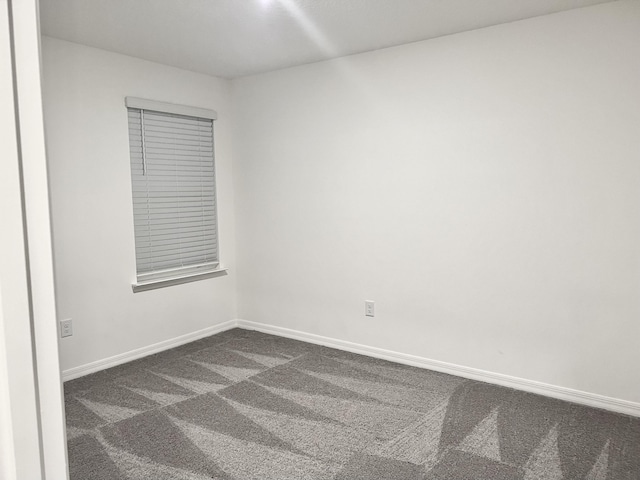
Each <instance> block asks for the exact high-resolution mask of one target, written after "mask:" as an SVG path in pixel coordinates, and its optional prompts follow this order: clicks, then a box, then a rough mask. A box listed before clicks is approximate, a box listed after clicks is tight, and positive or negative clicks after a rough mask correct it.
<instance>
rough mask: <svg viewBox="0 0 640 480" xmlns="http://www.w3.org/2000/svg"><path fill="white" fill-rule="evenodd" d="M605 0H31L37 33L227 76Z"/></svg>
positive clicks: (257, 71)
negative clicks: (35, 1) (35, 2)
mask: <svg viewBox="0 0 640 480" xmlns="http://www.w3.org/2000/svg"><path fill="white" fill-rule="evenodd" d="M607 1H611V0H40V15H41V24H42V31H43V33H44V34H45V35H49V36H52V37H57V38H61V39H64V40H69V41H72V42H77V43H82V44H85V45H89V46H93V47H98V48H102V49H105V50H111V51H113V52H118V53H123V54H126V55H131V56H134V57H139V58H143V59H146V60H151V61H155V62H159V63H164V64H167V65H173V66H176V67H180V68H184V69H187V70H193V71H197V72H202V73H207V74H209V75H214V76H220V77H227V78H233V77H238V76H243V75H249V74H253V73H259V72H265V71H270V70H276V69H280V68H284V67H289V66H293V65H300V64H304V63H311V62H316V61H320V60H324V59H328V58H335V57H340V56H344V55H349V54H353V53H359V52H365V51H369V50H376V49H379V48H384V47H390V46H394V45H400V44H403V43H410V42H415V41H418V40H425V39H428V38H434V37H439V36H442V35H448V34H452V33H458V32H462V31H467V30H473V29H476V28H482V27H487V26H490V25H497V24H500V23H506V22H511V21H514V20H521V19H524V18H530V17H535V16H539V15H545V14H549V13H554V12H559V11H563V10H569V9H572V8H579V7H584V6H589V5H594V4H597V3H605V2H607Z"/></svg>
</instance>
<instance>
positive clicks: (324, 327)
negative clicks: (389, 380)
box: [233, 1, 640, 402]
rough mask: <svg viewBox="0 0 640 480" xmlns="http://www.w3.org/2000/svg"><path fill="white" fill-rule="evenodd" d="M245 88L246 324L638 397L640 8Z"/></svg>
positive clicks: (584, 12) (615, 7) (488, 32)
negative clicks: (369, 311) (371, 304)
mask: <svg viewBox="0 0 640 480" xmlns="http://www.w3.org/2000/svg"><path fill="white" fill-rule="evenodd" d="M233 88H234V90H233V96H234V106H235V111H234V117H235V121H236V123H235V130H234V132H235V135H236V137H235V143H234V162H235V164H234V170H235V190H236V210H237V249H238V294H239V300H238V302H239V303H238V305H239V307H238V309H239V317H240V318H243V319H246V320H252V321H257V322H264V323H267V324H272V325H276V326H282V327H288V328H293V329H296V330H301V331H304V332H308V333H314V334H320V335H325V336H328V337H333V338H337V339H341V340H347V341H353V342H357V343H361V344H365V345H369V346H375V347H380V348H386V349H390V350H394V351H398V352H403V353H408V354H414V355H419V356H422V357H426V358H430V359H436V360H441V361H445V362H451V363H454V364H458V365H463V366H470V367H475V368H479V369H483V370H487V371H490V372H497V373H502V374H507V375H513V376H516V377H521V378H525V379H529V380H537V381H541V382H546V383H550V384H553V385H559V386H564V387H568V388H573V389H578V390H583V391H587V392H591V393H597V394H602V395H608V396H611V397H615V398H619V399H626V400H630V401H635V402H638V401H640V389H639V388H638V385H640V369H638V365H640V348H638V339H639V338H640V321H639V319H640V295H639V288H640V249H639V248H638V245H640V144H639V143H638V141H639V139H640V3H639V2H634V1H620V2H614V3H608V4H603V5H599V6H595V7H591V8H586V9H581V10H574V11H571V12H566V13H562V14H556V15H551V16H546V17H539V18H535V19H531V20H527V21H522V22H518V23H512V24H507V25H502V26H498V27H494V28H488V29H483V30H477V31H473V32H468V33H464V34H460V35H454V36H449V37H443V38H440V39H436V40H432V41H426V42H420V43H415V44H411V45H406V46H401V47H397V48H391V49H387V50H382V51H376V52H372V53H367V54H362V55H356V56H352V57H348V58H345V59H340V60H336V61H330V62H325V63H319V64H313V65H307V66H302V67H298V68H293V69H288V70H283V71H278V72H274V73H269V74H264V75H258V76H253V77H247V78H243V79H240V80H238V81H235V82H234V85H233ZM365 299H370V300H374V301H375V302H376V316H375V318H367V317H365V316H364V300H365Z"/></svg>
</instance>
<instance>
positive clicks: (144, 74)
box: [43, 37, 236, 369]
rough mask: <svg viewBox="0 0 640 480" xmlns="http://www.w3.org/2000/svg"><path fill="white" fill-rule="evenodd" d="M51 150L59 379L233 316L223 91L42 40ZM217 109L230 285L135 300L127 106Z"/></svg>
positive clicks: (207, 80) (185, 76) (192, 286)
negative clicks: (66, 323) (138, 101)
mask: <svg viewBox="0 0 640 480" xmlns="http://www.w3.org/2000/svg"><path fill="white" fill-rule="evenodd" d="M43 61H44V99H45V105H44V110H45V121H46V133H47V151H48V159H49V169H50V185H51V206H52V212H53V233H54V252H55V267H56V289H57V292H56V293H57V301H58V317H59V318H60V319H64V318H72V319H73V328H74V333H73V336H72V337H68V338H64V339H62V341H61V363H62V368H63V369H69V368H72V367H77V366H82V365H86V364H87V363H90V362H92V361H96V360H102V359H105V358H108V357H111V356H114V355H117V354H121V353H125V352H129V351H131V350H134V349H137V348H142V347H146V346H149V345H152V344H154V343H157V342H160V341H164V340H168V339H172V338H174V337H177V336H180V335H184V334H188V333H192V332H195V331H198V330H201V329H204V328H206V327H210V326H212V325H215V324H218V323H221V322H225V321H228V320H231V319H233V318H235V317H236V294H235V274H236V272H235V268H234V267H235V240H234V228H235V226H234V213H233V212H234V205H233V185H232V181H231V175H232V169H231V117H230V114H231V111H230V85H229V82H228V81H225V80H221V79H216V78H212V77H209V76H206V75H200V74H196V73H192V72H187V71H184V70H180V69H177V68H172V67H167V66H162V65H158V64H154V63H151V62H146V61H142V60H138V59H135V58H131V57H126V56H123V55H118V54H114V53H108V52H105V51H102V50H97V49H93V48H89V47H85V46H80V45H77V44H73V43H68V42H64V41H60V40H56V39H52V38H47V37H45V38H44V39H43ZM128 95H131V96H137V97H143V98H150V99H153V100H158V101H165V102H173V103H180V104H185V105H194V106H199V107H203V108H211V109H214V110H216V111H217V112H218V117H219V120H217V121H216V124H215V135H216V169H217V187H218V203H219V211H218V214H219V229H220V249H221V255H222V262H223V264H224V265H225V266H227V267H229V268H230V270H229V275H227V276H223V277H217V278H212V279H208V280H204V281H198V282H193V283H188V284H183V285H179V286H172V287H168V288H163V289H158V290H153V291H148V292H142V293H136V294H134V293H132V290H131V283H132V282H133V281H134V279H135V252H134V235H133V212H132V205H131V180H130V170H129V146H128V129H127V128H128V127H127V113H126V109H125V106H124V97H125V96H128Z"/></svg>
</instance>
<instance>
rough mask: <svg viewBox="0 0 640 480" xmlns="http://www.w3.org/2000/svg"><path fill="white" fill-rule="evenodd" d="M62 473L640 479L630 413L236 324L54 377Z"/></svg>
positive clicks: (159, 478)
mask: <svg viewBox="0 0 640 480" xmlns="http://www.w3.org/2000/svg"><path fill="white" fill-rule="evenodd" d="M65 397H66V413H67V435H68V446H69V463H70V469H71V479H72V480H124V479H127V480H142V479H145V480H146V479H153V480H169V479H171V480H176V479H177V480H182V479H184V480H205V479H212V478H213V479H235V480H251V479H261V480H262V479H264V480H285V479H304V480H315V479H336V480H360V479H362V480H365V479H366V480H369V479H370V480H387V479H394V480H414V479H421V480H436V479H437V480H561V479H564V480H638V479H640V419H638V418H632V417H627V416H623V415H616V414H612V413H608V412H604V411H600V410H595V409H590V408H586V407H582V406H578V405H573V404H570V403H565V402H561V401H557V400H552V399H548V398H545V397H540V396H536V395H532V394H527V393H522V392H518V391H514V390H510V389H506V388H501V387H496V386H492V385H488V384H484V383H480V382H475V381H471V380H464V379H462V378H458V377H453V376H450V375H444V374H439V373H434V372H431V371H428V370H422V369H418V368H413V367H407V366H403V365H398V364H394V363H390V362H385V361H382V360H376V359H372V358H368V357H363V356H360V355H354V354H350V353H345V352H341V351H338V350H333V349H329V348H325V347H320V346H316V345H311V344H307V343H303V342H298V341H294V340H288V339H284V338H280V337H275V336H271V335H265V334H262V333H258V332H252V331H247V330H240V329H235V330H230V331H228V332H224V333H221V334H218V335H214V336H212V337H209V338H206V339H203V340H199V341H197V342H193V343H190V344H188V345H185V346H182V347H179V348H176V349H173V350H170V351H167V352H163V353H161V354H157V355H153V356H151V357H147V358H144V359H142V360H138V361H135V362H132V363H129V364H126V365H123V366H119V367H115V368H112V369H110V370H106V371H103V372H98V373H96V374H93V375H90V376H87V377H83V378H80V379H77V380H73V381H70V382H67V383H66V384H65Z"/></svg>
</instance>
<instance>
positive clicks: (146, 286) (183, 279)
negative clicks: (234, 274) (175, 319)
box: [131, 267, 227, 293]
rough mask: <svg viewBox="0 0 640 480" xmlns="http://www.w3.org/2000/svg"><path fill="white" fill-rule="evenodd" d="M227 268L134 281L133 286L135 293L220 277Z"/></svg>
mask: <svg viewBox="0 0 640 480" xmlns="http://www.w3.org/2000/svg"><path fill="white" fill-rule="evenodd" d="M226 273H227V269H226V268H222V267H220V268H216V269H215V270H208V271H205V272H198V273H191V274H188V275H181V276H176V277H169V278H158V279H155V280H149V281H147V282H139V283H132V284H131V288H132V289H133V293H138V292H146V291H147V290H155V289H156V288H164V287H170V286H172V285H180V284H181V283H189V282H195V281H197V280H204V279H206V278H212V277H219V276H222V275H226Z"/></svg>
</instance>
